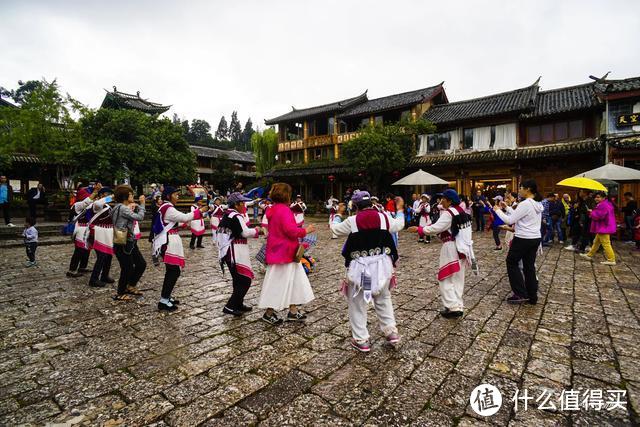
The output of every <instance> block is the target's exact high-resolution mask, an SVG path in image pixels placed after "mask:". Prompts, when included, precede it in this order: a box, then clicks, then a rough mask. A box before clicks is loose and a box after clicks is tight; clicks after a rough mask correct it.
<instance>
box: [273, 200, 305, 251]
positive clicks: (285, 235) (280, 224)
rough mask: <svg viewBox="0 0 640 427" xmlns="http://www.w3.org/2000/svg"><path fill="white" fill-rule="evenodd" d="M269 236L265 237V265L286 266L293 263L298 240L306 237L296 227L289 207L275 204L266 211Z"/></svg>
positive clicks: (303, 232)
mask: <svg viewBox="0 0 640 427" xmlns="http://www.w3.org/2000/svg"><path fill="white" fill-rule="evenodd" d="M266 215H267V220H268V221H269V234H268V235H267V254H266V255H267V256H266V261H267V264H288V263H290V262H293V261H294V258H295V256H296V251H297V250H298V245H299V242H298V239H300V238H303V237H304V236H306V235H307V232H306V230H305V229H304V228H300V227H298V226H297V225H296V220H295V218H294V216H293V212H292V211H291V209H290V208H289V205H287V204H285V203H276V204H274V205H273V206H271V207H270V208H269V210H267V213H266Z"/></svg>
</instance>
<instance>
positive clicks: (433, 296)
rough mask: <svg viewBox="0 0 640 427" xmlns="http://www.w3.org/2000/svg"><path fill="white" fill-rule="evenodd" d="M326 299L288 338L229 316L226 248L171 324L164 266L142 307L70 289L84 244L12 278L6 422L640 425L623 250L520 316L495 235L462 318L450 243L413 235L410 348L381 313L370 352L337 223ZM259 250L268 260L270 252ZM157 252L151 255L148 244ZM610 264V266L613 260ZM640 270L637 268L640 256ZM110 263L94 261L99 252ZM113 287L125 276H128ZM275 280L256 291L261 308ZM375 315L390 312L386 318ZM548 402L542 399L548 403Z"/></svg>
mask: <svg viewBox="0 0 640 427" xmlns="http://www.w3.org/2000/svg"><path fill="white" fill-rule="evenodd" d="M320 228H321V230H320V232H319V234H320V245H319V247H318V248H316V249H315V250H314V252H315V254H316V256H317V258H318V260H319V263H318V268H317V270H316V271H315V272H314V273H312V275H311V283H312V285H313V287H314V292H315V294H316V300H315V301H313V303H311V304H309V305H308V306H306V307H305V308H306V310H307V311H308V313H309V319H308V321H307V324H306V325H305V326H301V325H296V324H285V325H282V326H278V327H270V326H268V325H266V324H264V323H262V322H260V321H259V317H260V316H261V314H262V313H260V312H258V311H254V312H252V313H251V314H249V315H247V316H245V317H244V318H242V319H240V320H237V319H233V318H230V317H227V316H223V315H222V313H221V309H222V306H223V304H224V302H225V301H226V299H227V298H228V296H229V293H230V292H229V291H230V288H231V287H230V283H229V278H228V277H222V275H221V273H220V271H219V268H218V267H217V265H216V262H215V261H214V255H213V251H212V243H211V241H210V240H208V239H207V248H206V249H201V250H196V251H188V249H187V257H188V259H187V269H186V270H185V271H184V273H183V276H182V277H181V278H180V280H179V282H178V285H177V286H176V290H175V296H176V297H178V298H179V299H180V300H181V301H182V308H181V309H180V310H179V311H178V312H176V313H173V314H160V313H158V312H157V310H156V303H157V298H158V294H159V288H160V283H161V280H162V275H163V269H162V268H155V267H153V266H152V265H151V264H150V265H149V268H148V270H147V272H146V274H145V276H144V278H143V281H142V283H141V288H142V289H144V290H146V292H145V297H144V298H142V299H140V300H139V301H137V302H129V303H123V302H118V303H116V302H115V301H113V300H112V299H111V295H112V292H113V291H112V290H111V289H98V290H96V289H92V288H89V287H88V286H87V278H81V279H68V278H66V277H65V276H64V273H65V267H66V266H67V265H68V261H69V257H70V253H71V250H72V247H71V244H69V245H58V246H48V247H43V248H41V249H40V250H39V252H38V259H39V266H38V267H36V268H32V269H26V268H24V267H22V263H23V262H24V260H25V259H24V258H25V256H24V251H23V249H17V248H16V249H3V250H1V251H0V252H2V259H3V262H2V264H0V289H1V296H0V330H1V334H0V336H1V341H0V425H16V424H35V425H41V424H46V423H63V422H65V423H68V425H73V424H85V425H89V424H90V425H129V426H132V425H143V424H149V423H157V424H156V425H165V424H166V425H171V426H174V425H185V426H186V425H189V426H191V425H197V424H201V423H202V424H203V425H206V426H220V425H253V424H260V425H267V426H271V425H287V424H289V425H293V424H295V425H361V424H366V425H404V424H410V423H413V424H415V425H434V426H435V425H445V426H446V425H456V424H457V425H484V424H486V423H492V424H498V425H507V424H509V425H531V426H539V425H565V424H577V425H584V424H591V425H631V424H634V423H638V421H639V419H638V413H640V363H639V362H640V356H638V354H639V352H638V350H639V349H640V324H639V322H638V316H639V315H640V284H639V277H640V262H638V261H639V259H640V258H638V256H637V255H631V254H630V253H629V247H627V246H625V245H620V246H617V247H616V249H617V252H618V254H619V260H620V262H619V264H618V265H617V266H615V267H606V266H602V265H600V264H599V263H594V264H593V265H591V264H589V263H588V262H585V261H582V260H580V259H578V258H577V257H576V256H574V254H573V253H569V252H567V251H562V250H560V248H559V246H556V247H554V248H552V249H550V250H545V253H544V255H543V256H541V257H539V262H538V265H539V267H540V269H539V276H540V282H541V296H540V301H539V303H538V305H536V306H529V305H527V306H521V307H517V306H511V305H508V304H506V303H505V302H503V299H504V297H505V296H506V295H507V294H508V288H509V287H508V282H507V280H506V277H505V266H504V257H505V253H502V252H495V251H493V250H492V244H491V238H490V236H489V235H488V233H484V234H483V235H482V236H477V255H478V258H479V260H480V265H481V273H480V275H479V276H473V275H469V276H468V278H467V286H466V289H465V303H466V305H467V310H466V313H465V317H464V318H463V319H462V320H457V321H456V320H446V319H443V318H441V317H439V316H438V309H439V308H440V307H439V298H438V288H437V286H436V282H435V273H436V268H437V267H436V265H437V260H438V251H439V249H440V245H439V244H438V243H432V244H431V245H426V244H418V243H416V242H415V241H414V237H413V236H412V235H409V234H407V233H401V237H400V252H401V261H400V264H399V268H398V276H399V289H398V290H396V291H394V295H393V298H394V304H395V307H396V316H397V319H398V323H399V329H400V334H401V336H402V343H401V345H400V346H399V348H398V349H397V350H393V349H390V348H387V347H385V345H384V344H383V342H384V339H383V338H382V337H381V336H380V333H379V331H378V328H377V321H376V320H375V316H370V320H369V323H370V330H371V331H372V337H374V340H373V343H372V344H373V348H372V352H371V353H370V354H369V355H362V354H357V353H356V352H355V351H353V350H352V349H350V347H349V336H350V333H349V325H348V318H347V310H346V303H345V301H344V300H343V299H342V297H341V296H340V295H339V294H338V292H337V288H338V283H339V280H340V278H341V277H342V275H343V267H342V265H343V264H342V259H341V258H340V257H339V254H338V252H339V249H340V247H341V244H342V242H341V241H338V240H330V239H329V238H328V237H329V236H328V232H327V230H326V228H325V227H323V226H322V227H320ZM258 244H259V243H258V242H252V243H251V247H252V250H253V251H255V250H257V248H258ZM142 246H143V251H148V244H147V243H146V242H143V243H142ZM601 256H602V255H599V257H601ZM634 256H635V258H634ZM92 258H93V256H92ZM113 270H114V271H113V273H112V275H113V276H114V277H117V276H116V275H117V272H118V267H117V263H116V262H114V268H113ZM261 278H262V274H258V278H257V280H256V281H255V283H256V284H255V285H254V286H253V287H252V289H251V290H250V292H249V294H248V303H250V304H255V303H256V299H257V297H258V295H259V291H260V282H261ZM370 314H373V311H370ZM481 383H490V384H493V385H495V386H497V387H498V388H499V389H500V391H501V392H502V393H503V396H504V398H503V405H502V408H501V409H500V410H499V411H498V413H497V414H495V415H493V416H492V417H489V418H483V417H480V416H479V415H476V414H475V413H474V412H473V411H472V410H471V407H470V405H469V396H470V393H471V391H472V390H473V389H474V388H475V387H476V386H477V385H479V384H481ZM516 389H520V390H524V389H527V390H528V392H529V394H530V395H533V396H535V397H538V396H539V395H540V394H541V393H542V391H543V390H545V389H546V390H549V391H552V392H553V393H554V399H557V398H558V395H559V394H560V392H561V391H562V390H563V389H567V390H571V389H573V390H580V391H583V390H587V389H591V390H603V391H604V395H605V400H606V399H607V390H612V389H622V390H626V391H627V393H628V394H627V396H626V397H625V398H624V400H627V401H628V405H627V407H626V409H625V410H621V409H613V410H607V409H602V410H600V411H597V410H595V409H591V410H580V411H573V412H572V411H561V410H560V408H559V405H558V404H557V403H556V405H557V406H558V410H556V411H542V410H538V409H536V407H537V403H536V402H535V399H534V400H533V401H530V402H529V408H528V410H527V411H523V410H522V403H521V404H520V410H519V411H517V412H516V411H515V410H514V407H513V406H514V404H513V401H512V400H511V397H512V396H513V393H514V392H515V390H516ZM539 403H540V402H539Z"/></svg>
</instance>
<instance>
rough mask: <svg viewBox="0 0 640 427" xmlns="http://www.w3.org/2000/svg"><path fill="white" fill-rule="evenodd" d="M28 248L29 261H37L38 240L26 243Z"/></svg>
mask: <svg viewBox="0 0 640 427" xmlns="http://www.w3.org/2000/svg"><path fill="white" fill-rule="evenodd" d="M24 246H25V248H26V250H27V257H28V258H29V261H31V262H36V249H38V242H27V243H25V244H24Z"/></svg>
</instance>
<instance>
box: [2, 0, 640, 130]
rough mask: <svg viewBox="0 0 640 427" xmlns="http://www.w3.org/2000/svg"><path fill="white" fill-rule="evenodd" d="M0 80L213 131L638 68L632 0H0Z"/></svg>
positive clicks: (638, 5) (638, 31) (639, 7)
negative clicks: (47, 84) (117, 101)
mask: <svg viewBox="0 0 640 427" xmlns="http://www.w3.org/2000/svg"><path fill="white" fill-rule="evenodd" d="M0 11H1V13H2V25H1V26H0V52H2V53H1V56H2V59H1V60H0V86H5V87H9V88H15V87H16V86H17V81H18V80H19V79H22V80H27V79H39V78H41V77H44V78H46V79H54V78H57V79H58V82H59V84H60V85H61V87H62V89H63V90H64V91H66V92H68V93H70V94H71V95H72V96H74V97H75V98H77V99H79V100H80V101H81V102H83V103H85V104H88V105H89V106H91V107H99V106H100V103H101V101H102V98H103V97H104V90H103V89H104V88H109V89H110V88H111V87H112V86H114V85H115V86H117V87H118V90H121V91H124V92H130V93H135V92H136V91H138V90H139V91H140V92H141V94H142V96H143V97H146V98H148V99H150V100H152V101H155V102H160V103H163V104H171V105H172V106H173V107H172V108H171V110H169V112H168V114H169V115H171V114H172V113H174V112H175V113H177V114H178V115H179V116H180V117H181V118H188V119H193V118H200V119H205V120H207V121H209V122H210V123H211V126H212V128H214V129H215V128H216V126H217V124H218V121H219V119H220V116H222V115H223V114H224V115H225V116H226V117H227V120H228V119H229V116H230V114H231V111H233V110H237V111H238V114H239V118H240V120H241V122H242V124H243V125H244V122H245V121H246V119H247V117H249V116H251V118H252V119H253V122H254V124H258V125H259V126H261V127H264V125H263V120H264V119H265V118H272V117H275V116H278V115H280V114H283V113H286V112H288V111H290V110H291V106H292V105H293V106H295V107H296V108H304V107H308V106H313V105H317V104H323V103H327V102H332V101H335V100H339V99H343V98H347V97H351V96H355V95H357V94H359V93H361V92H363V91H364V90H365V89H368V90H369V97H370V98H376V97H380V96H384V95H389V94H393V93H399V92H404V91H409V90H414V89H419V88H423V87H427V86H432V85H435V84H438V83H440V82H441V81H443V80H444V81H445V89H446V92H447V95H448V97H449V100H450V101H456V100H462V99H466V98H472V97H477V96H483V95H487V94H491V93H496V92H501V91H505V90H511V89H515V88H518V87H523V86H528V85H530V84H531V83H533V82H534V81H535V80H536V79H537V78H538V76H542V80H541V87H542V88H543V89H551V88H556V87H561V86H567V85H574V84H580V83H585V82H587V81H588V76H589V74H593V75H596V76H600V75H603V74H604V73H606V72H607V71H611V72H612V73H611V75H610V78H626V77H632V76H638V75H640V49H638V41H639V40H640V1H585V0H582V1H559V0H535V1H527V2H525V1H515V0H500V1H470V0H469V1H452V0H447V1H401V0H393V1H389V0H381V1H378V0H376V1H373V0H368V1H348V0H339V1H333V0H331V1H329V0H327V1H315V2H311V1H300V0H292V1H275V0H269V1H266V0H264V1H241V0H234V1H213V0H212V1H159V0H158V1H133V0H128V1H120V0H110V1H88V0H82V1H55V0H47V1H29V0H21V1H8V0H0Z"/></svg>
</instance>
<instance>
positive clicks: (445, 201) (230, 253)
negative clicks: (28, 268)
mask: <svg viewBox="0 0 640 427" xmlns="http://www.w3.org/2000/svg"><path fill="white" fill-rule="evenodd" d="M179 193H180V191H179V189H178V188H175V187H171V186H165V187H164V189H163V191H162V192H161V193H158V194H154V196H153V201H152V203H151V206H152V208H153V211H154V215H153V219H152V227H151V233H150V236H149V240H150V242H151V246H152V254H151V255H152V260H153V261H154V264H156V265H158V264H159V263H160V262H162V263H163V264H164V265H165V273H164V279H163V283H162V287H161V291H160V295H159V300H158V303H157V307H158V310H159V311H163V312H173V311H176V310H178V308H179V306H180V301H178V300H177V299H176V298H174V296H173V290H174V288H175V286H176V285H177V283H178V279H179V277H180V275H181V272H182V270H183V269H184V268H185V267H186V262H185V254H184V247H183V242H182V238H181V237H180V234H179V231H180V230H181V229H185V228H189V229H190V231H191V239H190V243H189V247H190V249H191V250H193V251H197V250H198V249H200V248H206V247H207V245H205V244H204V243H203V236H204V235H205V232H206V229H207V225H206V224H207V218H208V222H209V228H210V229H211V233H212V240H213V245H211V246H210V248H211V250H212V251H213V252H214V253H217V261H218V263H217V264H218V265H219V266H220V268H221V270H222V274H223V275H226V274H229V275H230V277H231V282H232V291H231V295H230V297H229V299H228V300H227V302H226V303H225V305H224V307H223V308H222V312H223V313H224V314H227V315H230V316H234V317H241V316H243V315H245V313H247V312H250V311H252V310H253V307H251V306H249V305H247V304H245V296H246V294H247V292H248V291H249V289H250V287H251V285H252V283H253V281H254V279H255V275H254V270H253V265H252V257H251V253H250V250H249V241H250V239H259V238H260V236H263V237H264V238H266V242H265V244H263V245H262V248H261V249H260V251H259V252H258V255H257V256H256V259H257V260H259V263H263V264H264V265H265V266H266V271H265V274H264V279H263V281H262V286H261V289H260V296H259V298H258V304H257V307H258V308H260V309H263V310H264V312H263V315H262V317H261V320H262V321H264V322H265V323H267V324H269V325H278V324H281V323H283V322H284V321H285V320H286V321H292V322H300V323H304V321H305V319H306V318H307V314H306V313H305V312H304V311H303V306H304V305H305V304H308V303H310V302H311V301H313V300H314V298H315V296H314V293H313V289H312V286H311V283H310V281H309V278H308V274H309V272H310V271H312V270H313V267H314V265H315V260H314V259H313V257H312V255H311V254H310V252H311V248H312V247H313V246H314V245H315V244H316V242H317V236H316V235H315V234H314V233H315V231H316V229H315V225H314V224H309V225H306V226H305V212H306V211H307V206H306V204H305V203H304V201H303V199H302V197H301V196H300V195H296V196H295V198H294V199H293V200H292V188H291V186H290V185H289V184H286V183H275V184H273V185H272V187H271V190H270V192H269V195H268V197H266V198H264V199H260V200H257V199H250V198H248V197H246V196H245V195H243V194H241V193H239V192H235V193H231V194H229V195H228V196H227V197H226V198H225V197H220V196H216V197H214V198H213V199H212V200H210V201H208V200H207V199H206V197H203V196H196V197H195V198H194V199H193V204H192V205H191V206H190V209H189V210H190V212H189V213H183V212H180V211H179V210H178V209H177V207H176V205H177V203H178V200H179V198H180V195H179ZM514 194H515V193H514ZM77 196H78V197H77V202H75V203H74V204H73V206H72V207H71V211H70V222H72V223H73V224H75V228H74V231H73V244H74V251H73V255H72V257H71V260H70V263H69V271H68V272H67V276H69V277H80V276H81V275H83V274H85V273H91V275H90V279H89V282H88V285H89V286H91V287H105V286H107V285H108V284H111V283H115V281H116V280H115V279H113V278H112V277H111V276H110V270H111V263H112V258H113V256H114V255H115V256H116V259H117V261H118V264H119V266H120V275H119V278H118V281H117V282H118V283H117V290H116V293H115V294H114V296H113V299H114V300H116V301H128V300H132V299H133V298H134V297H136V296H140V295H142V292H141V291H140V290H138V288H137V284H138V282H139V281H140V279H141V277H142V276H143V274H144V272H145V270H146V268H147V263H146V260H145V256H143V255H142V253H141V251H140V249H139V248H138V241H139V239H140V237H141V233H140V226H139V224H140V223H141V222H142V221H143V220H144V219H145V213H146V212H145V204H146V199H145V196H140V197H139V198H138V200H137V201H136V200H135V199H134V190H133V189H132V188H131V187H130V186H128V185H119V186H117V187H116V188H114V189H111V188H109V187H104V186H102V185H101V184H96V185H95V186H93V187H92V188H80V189H79V190H78V192H77ZM413 199H414V202H413V204H412V205H411V206H410V207H409V209H408V212H405V203H404V200H403V199H402V198H401V197H393V196H391V195H389V196H387V197H386V202H385V204H384V205H383V204H381V203H380V201H379V199H378V198H377V197H375V196H373V195H371V194H370V193H369V192H367V191H361V190H356V191H354V192H353V193H351V192H349V197H348V200H344V201H342V202H341V201H339V200H337V199H335V198H334V197H333V196H331V198H330V199H329V200H328V201H327V203H326V208H327V210H328V211H329V223H328V227H329V228H330V232H331V238H332V239H344V244H343V246H342V251H341V255H342V257H343V258H344V266H345V270H344V276H343V279H342V281H341V283H340V292H341V294H342V295H343V296H344V298H345V300H346V303H347V310H348V315H349V323H350V327H351V335H352V337H351V345H352V347H353V348H354V349H355V350H357V351H360V352H363V353H367V352H369V351H370V350H371V344H370V342H371V338H370V334H369V330H368V328H367V318H368V311H369V307H370V306H373V308H374V312H375V316H376V317H377V319H378V323H379V325H380V332H381V333H382V335H383V336H384V338H385V342H386V343H387V344H388V345H390V346H396V345H397V344H398V343H399V342H400V334H399V331H398V327H397V323H396V319H395V314H394V309H393V301H392V293H393V290H394V289H395V288H396V287H398V286H399V285H401V284H399V283H398V279H397V276H396V268H397V266H398V262H399V258H400V254H399V248H398V239H397V236H398V233H399V232H401V231H402V230H404V229H406V230H407V231H408V232H410V233H416V234H417V236H418V242H426V243H429V242H431V236H437V237H438V239H439V241H440V242H441V243H442V246H441V248H440V257H439V260H438V273H437V281H438V284H439V291H440V301H441V304H442V310H441V311H440V314H441V316H442V317H444V318H447V319H454V320H455V319H459V318H461V317H463V316H464V308H465V307H464V300H463V295H464V285H465V275H466V273H467V271H468V270H473V271H474V272H476V273H477V270H478V263H477V261H476V257H475V252H474V245H473V238H472V230H473V218H472V216H471V209H470V207H469V206H468V201H467V199H466V198H464V197H461V196H460V195H458V193H457V192H456V191H455V190H453V189H446V190H444V191H442V193H438V194H437V195H429V194H422V195H421V196H420V197H419V198H418V197H417V195H414V196H413ZM432 199H435V203H432V202H431V201H432ZM539 200H540V198H539V195H538V194H537V186H536V184H535V182H534V181H531V180H529V181H524V182H523V184H522V186H521V187H520V191H519V193H518V194H517V195H515V196H512V195H509V196H508V197H507V198H505V199H503V198H502V197H496V198H494V202H495V205H494V206H491V205H490V204H486V205H485V206H486V210H488V211H490V214H491V215H492V216H493V217H494V218H495V220H496V222H498V223H499V224H500V226H499V228H500V229H507V230H508V232H507V239H506V240H507V241H506V242H505V243H506V244H507V246H508V247H509V253H508V256H507V259H506V265H507V271H508V276H509V282H510V284H511V288H512V291H513V292H512V295H511V296H509V297H508V298H507V301H508V302H510V303H514V304H521V303H529V304H535V303H536V302H537V286H538V283H537V277H536V275H535V258H536V254H537V253H538V251H539V248H540V244H541V233H540V229H541V214H542V211H543V206H542V204H541V203H540V202H539ZM507 202H509V203H507ZM253 204H255V206H256V207H258V208H259V209H262V212H263V216H262V218H261V219H260V221H259V222H258V224H257V225H255V226H252V225H251V223H250V220H249V216H248V214H247V206H250V205H253ZM408 221H409V222H413V223H414V224H415V225H411V226H409V224H408V223H407V222H408ZM414 221H415V222H414ZM320 244H322V242H320ZM92 250H94V251H95V253H96V261H95V264H94V266H93V268H91V269H90V268H89V267H88V261H89V254H90V252H91V251H92ZM285 309H286V310H287V312H286V315H284V316H283V317H280V315H279V312H281V311H282V310H285Z"/></svg>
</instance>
